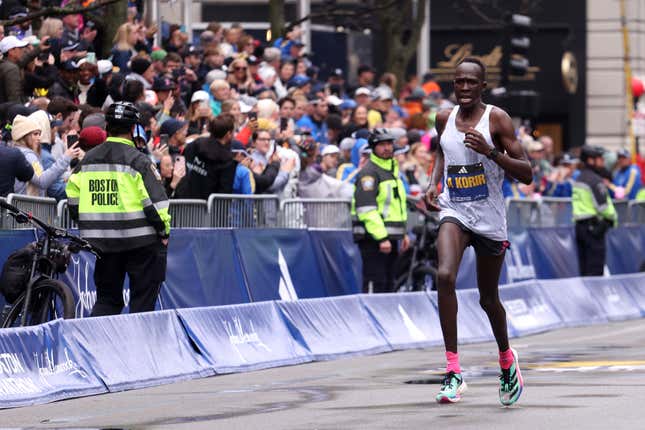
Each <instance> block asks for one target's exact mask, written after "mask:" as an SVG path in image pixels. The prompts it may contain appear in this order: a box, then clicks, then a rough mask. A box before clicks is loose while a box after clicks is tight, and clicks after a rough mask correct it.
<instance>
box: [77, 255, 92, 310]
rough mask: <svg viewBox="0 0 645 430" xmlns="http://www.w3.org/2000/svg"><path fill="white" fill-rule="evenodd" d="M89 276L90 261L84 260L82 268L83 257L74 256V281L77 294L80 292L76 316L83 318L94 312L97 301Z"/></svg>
mask: <svg viewBox="0 0 645 430" xmlns="http://www.w3.org/2000/svg"><path fill="white" fill-rule="evenodd" d="M89 278H90V265H89V263H88V262H87V261H84V262H83V267H82V268H81V258H80V257H78V256H72V282H73V283H75V284H76V285H75V287H76V294H78V302H77V303H76V318H83V316H84V315H89V314H90V312H92V308H93V307H94V303H96V291H91V290H90V283H89ZM81 285H82V287H81Z"/></svg>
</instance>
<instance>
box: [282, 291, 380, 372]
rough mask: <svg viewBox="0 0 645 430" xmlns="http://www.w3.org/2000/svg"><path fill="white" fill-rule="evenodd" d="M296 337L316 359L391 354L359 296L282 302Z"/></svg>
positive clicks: (287, 319) (290, 328)
mask: <svg viewBox="0 0 645 430" xmlns="http://www.w3.org/2000/svg"><path fill="white" fill-rule="evenodd" d="M278 306H279V307H280V309H281V310H282V313H283V315H284V316H285V319H286V321H287V325H288V327H289V330H291V333H292V335H293V337H294V338H295V339H296V340H297V341H298V342H300V343H301V344H302V345H303V346H304V347H306V348H307V349H308V350H309V351H311V354H312V355H313V357H314V359H315V360H327V359H330V358H334V357H338V356H347V355H354V354H374V353H378V352H384V351H391V350H392V349H391V348H390V346H389V344H388V343H387V341H386V340H385V338H384V337H383V336H382V335H381V334H380V333H379V331H378V330H377V328H376V325H375V324H374V323H373V321H372V319H371V318H370V316H369V314H368V313H367V310H366V309H365V308H364V307H363V305H362V304H361V301H360V299H359V297H358V296H345V297H334V298H324V299H309V300H298V301H297V302H279V303H278Z"/></svg>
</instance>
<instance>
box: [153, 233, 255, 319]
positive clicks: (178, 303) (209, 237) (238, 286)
mask: <svg viewBox="0 0 645 430" xmlns="http://www.w3.org/2000/svg"><path fill="white" fill-rule="evenodd" d="M168 255H169V258H168V267H167V270H166V284H165V285H164V287H163V288H162V289H161V299H162V303H163V308H164V309H178V308H192V307H198V306H220V305H232V304H237V303H248V302H249V294H248V292H247V288H246V283H245V281H244V275H243V273H242V268H241V266H240V262H239V259H238V257H237V255H236V252H235V244H234V240H233V231H232V230H201V229H194V230H192V229H190V230H189V229H181V230H175V231H173V232H172V236H171V239H170V242H169V248H168Z"/></svg>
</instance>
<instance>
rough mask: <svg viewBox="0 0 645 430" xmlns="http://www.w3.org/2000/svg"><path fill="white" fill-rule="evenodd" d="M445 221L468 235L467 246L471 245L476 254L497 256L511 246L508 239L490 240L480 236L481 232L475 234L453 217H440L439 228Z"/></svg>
mask: <svg viewBox="0 0 645 430" xmlns="http://www.w3.org/2000/svg"><path fill="white" fill-rule="evenodd" d="M447 222H449V223H451V224H456V225H458V226H459V228H461V230H462V231H464V232H465V233H468V235H469V236H470V241H469V243H468V246H472V247H473V248H474V249H475V253H476V254H477V255H495V256H499V255H503V254H504V252H505V251H506V249H507V248H510V247H511V242H509V241H508V240H501V241H498V240H492V239H489V238H487V237H484V236H482V235H481V234H477V233H475V232H473V231H472V230H469V229H468V227H466V226H465V225H463V224H462V222H461V221H459V220H458V219H457V218H455V217H451V216H447V217H444V218H442V219H441V221H440V222H439V228H441V225H442V224H444V223H447Z"/></svg>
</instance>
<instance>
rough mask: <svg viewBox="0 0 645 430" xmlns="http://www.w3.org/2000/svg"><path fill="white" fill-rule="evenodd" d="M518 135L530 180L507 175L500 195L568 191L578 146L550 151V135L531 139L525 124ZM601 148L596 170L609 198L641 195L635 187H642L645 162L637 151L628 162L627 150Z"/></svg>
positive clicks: (563, 193) (565, 194)
mask: <svg viewBox="0 0 645 430" xmlns="http://www.w3.org/2000/svg"><path fill="white" fill-rule="evenodd" d="M518 139H520V142H521V143H522V145H523V147H524V149H525V151H526V153H527V154H528V157H529V160H530V162H531V166H532V167H533V183H531V184H530V185H524V184H521V183H518V182H515V181H513V180H511V179H509V178H506V179H505V181H504V187H503V190H504V196H505V197H511V198H520V199H524V198H529V199H539V198H540V197H568V198H570V197H571V195H572V184H573V181H575V179H576V177H577V176H578V174H579V164H580V160H579V159H578V155H579V154H578V152H579V148H575V149H573V150H572V151H570V152H566V153H563V154H560V155H556V154H555V153H554V147H553V139H552V138H551V137H549V136H541V137H540V138H539V139H534V138H533V136H532V135H531V133H530V132H529V130H527V129H526V127H520V128H519V130H518ZM599 149H600V150H601V151H600V152H603V153H604V155H603V158H602V160H603V166H601V167H598V168H597V171H598V174H600V176H602V177H603V179H604V182H605V185H607V188H608V189H609V193H610V195H611V197H612V198H613V199H618V200H636V199H641V198H642V194H641V195H640V196H639V191H641V190H642V189H643V183H642V178H643V171H645V162H643V159H642V157H641V156H640V155H637V157H636V158H637V163H633V162H632V156H631V153H630V151H629V150H627V149H621V150H619V151H617V152H609V151H605V150H603V149H602V148H599Z"/></svg>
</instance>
